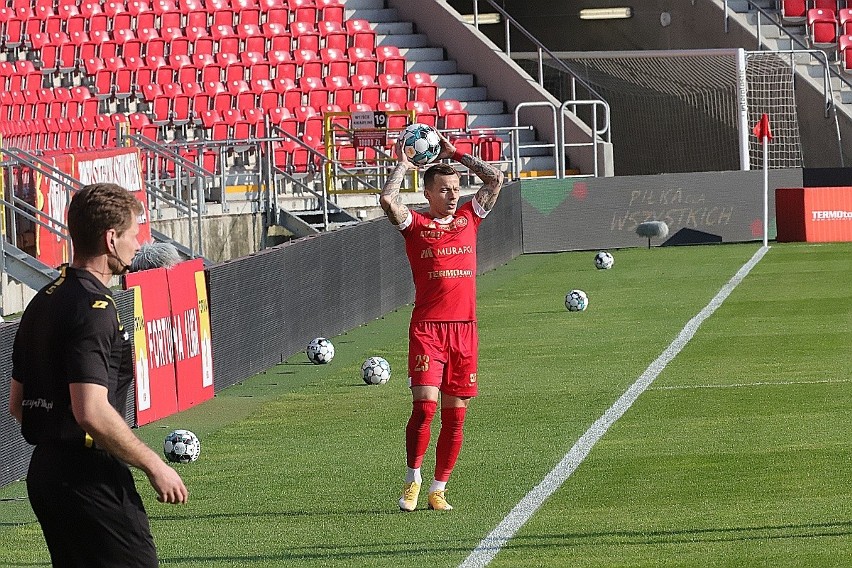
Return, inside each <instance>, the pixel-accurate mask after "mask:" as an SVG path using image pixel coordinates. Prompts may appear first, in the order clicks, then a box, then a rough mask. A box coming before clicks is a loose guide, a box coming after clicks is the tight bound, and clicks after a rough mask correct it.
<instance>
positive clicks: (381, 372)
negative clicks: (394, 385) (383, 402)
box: [361, 357, 391, 385]
mask: <svg viewBox="0 0 852 568" xmlns="http://www.w3.org/2000/svg"><path fill="white" fill-rule="evenodd" d="M390 376H391V368H390V363H388V362H387V361H386V360H385V359H383V358H381V357H370V358H369V359H367V360H366V361H364V364H363V365H361V378H362V379H364V382H365V383H367V384H368V385H383V384H385V383H386V382H388V380H390Z"/></svg>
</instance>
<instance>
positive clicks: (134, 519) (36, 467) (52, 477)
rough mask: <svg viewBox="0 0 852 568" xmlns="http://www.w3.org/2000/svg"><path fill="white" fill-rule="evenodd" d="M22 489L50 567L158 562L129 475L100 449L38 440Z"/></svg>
mask: <svg viewBox="0 0 852 568" xmlns="http://www.w3.org/2000/svg"><path fill="white" fill-rule="evenodd" d="M27 493H28V495H29V499H30V504H31V506H32V508H33V511H34V512H35V514H36V517H37V518H38V522H39V523H40V524H41V528H42V532H43V533H44V537H45V540H46V541H47V547H48V548H49V549H50V558H51V561H52V563H53V566H54V567H69V568H70V567H79V568H98V567H103V568H115V567H118V566H121V567H126V568H154V567H156V566H157V551H156V549H155V547H154V539H153V537H152V536H151V529H150V526H149V524H148V515H147V514H146V513H145V507H144V506H143V505H142V499H141V498H140V497H139V493H137V491H136V484H135V483H134V480H133V475H132V474H131V473H130V469H129V468H128V467H127V466H126V465H125V464H123V463H121V462H120V461H118V460H117V459H115V458H114V457H112V456H111V455H109V454H108V453H106V452H105V451H102V450H97V449H91V448H85V447H76V446H75V447H72V446H68V445H63V444H39V445H38V446H36V448H35V451H34V452H33V456H32V459H31V460H30V467H29V471H28V473H27Z"/></svg>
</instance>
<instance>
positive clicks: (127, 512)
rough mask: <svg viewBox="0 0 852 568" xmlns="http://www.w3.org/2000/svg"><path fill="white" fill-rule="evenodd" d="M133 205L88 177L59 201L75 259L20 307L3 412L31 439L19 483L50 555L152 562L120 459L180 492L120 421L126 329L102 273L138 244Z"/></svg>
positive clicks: (161, 488)
mask: <svg viewBox="0 0 852 568" xmlns="http://www.w3.org/2000/svg"><path fill="white" fill-rule="evenodd" d="M142 211H143V209H142V204H141V203H140V202H139V201H138V200H137V199H136V198H135V197H133V195H132V194H131V193H130V192H128V191H127V190H125V189H124V188H122V187H120V186H118V185H115V184H107V183H99V184H92V185H88V186H86V187H84V188H83V189H81V190H80V191H79V192H77V193H76V194H75V195H74V196H73V198H72V199H71V204H70V206H69V208H68V231H69V233H70V235H71V242H72V243H73V246H74V260H73V262H71V264H70V266H63V267H62V271H61V274H60V276H59V278H57V279H56V280H54V281H53V282H52V283H50V284H49V285H48V286H46V287H45V288H43V289H42V290H41V291H39V292H38V294H37V295H36V296H35V297H34V298H33V300H32V301H31V302H30V304H29V305H28V306H27V309H26V311H25V312H24V315H23V316H22V318H21V323H20V326H19V328H18V334H17V336H16V337H15V345H14V351H13V370H12V383H11V395H10V398H9V411H10V412H11V414H12V415H13V416H14V417H15V418H16V419H17V420H18V421H19V422H20V423H21V432H22V433H23V436H24V438H25V439H26V440H27V442H29V443H30V444H33V445H35V450H34V452H33V456H32V459H31V460H30V466H29V471H28V473H27V493H28V495H29V499H30V504H31V505H32V508H33V511H34V512H35V514H36V517H37V518H38V521H39V523H40V524H41V528H42V531H43V533H44V538H45V540H46V541H47V546H48V548H49V549H50V557H51V560H52V562H53V565H54V566H62V567H65V566H68V567H80V568H95V567H104V568H106V567H110V568H116V567H122V568H124V567H127V568H136V567H138V568H143V567H144V568H149V567H155V566H157V552H156V549H155V547H154V540H153V537H152V536H151V530H150V527H149V524H148V516H147V514H146V513H145V508H144V507H143V505H142V500H141V498H140V497H139V493H137V491H136V487H135V483H134V481H133V476H132V474H131V472H130V469H129V468H128V465H131V466H135V467H138V468H140V469H141V470H142V471H144V472H145V474H146V475H147V476H148V480H149V481H150V483H151V486H152V487H153V488H154V490H155V491H156V492H157V498H158V500H159V501H162V502H165V503H185V502H186V500H187V495H188V493H187V489H186V486H185V485H184V483H183V480H182V479H181V478H180V476H179V475H178V474H177V472H176V471H175V470H174V469H172V468H171V467H170V466H169V465H168V464H166V463H165V462H164V461H163V460H162V459H161V458H160V456H159V455H158V454H156V453H155V452H154V451H153V450H151V449H150V448H149V447H148V446H146V445H145V444H144V443H142V441H141V440H139V438H137V437H136V435H135V434H134V433H133V431H132V430H131V429H130V428H129V427H128V426H127V424H126V423H125V421H124V418H123V415H124V403H125V400H126V394H127V389H128V388H130V387H131V385H132V383H133V358H132V351H131V344H130V336H129V333H128V331H127V330H125V328H124V327H123V326H122V324H121V321H119V317H118V312H117V310H116V307H115V302H114V301H113V298H112V295H111V293H110V290H109V288H108V287H107V284H108V283H109V282H110V280H111V279H112V277H113V276H114V275H118V274H123V273H124V272H126V271H127V269H128V264H129V263H130V261H131V259H132V258H133V256H134V254H135V253H136V251H137V250H138V249H139V243H138V241H137V236H138V233H139V225H138V223H137V219H136V218H137V215H139V214H141V213H142Z"/></svg>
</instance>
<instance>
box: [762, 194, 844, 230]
mask: <svg viewBox="0 0 852 568" xmlns="http://www.w3.org/2000/svg"><path fill="white" fill-rule="evenodd" d="M775 211H776V217H777V223H778V237H777V240H778V242H790V241H800V242H808V243H828V242H840V241H852V187H784V188H778V189H776V190H775Z"/></svg>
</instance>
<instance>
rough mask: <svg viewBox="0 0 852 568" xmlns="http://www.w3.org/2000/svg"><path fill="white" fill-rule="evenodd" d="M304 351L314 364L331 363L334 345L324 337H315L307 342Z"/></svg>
mask: <svg viewBox="0 0 852 568" xmlns="http://www.w3.org/2000/svg"><path fill="white" fill-rule="evenodd" d="M305 353H306V354H307V355H308V359H310V361H311V363H313V364H314V365H322V364H324V363H331V360H332V359H334V345H333V344H332V343H331V341H329V340H328V339H326V338H325V337H317V338H315V339H312V340H311V342H310V343H308V347H307V348H306V349H305Z"/></svg>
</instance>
